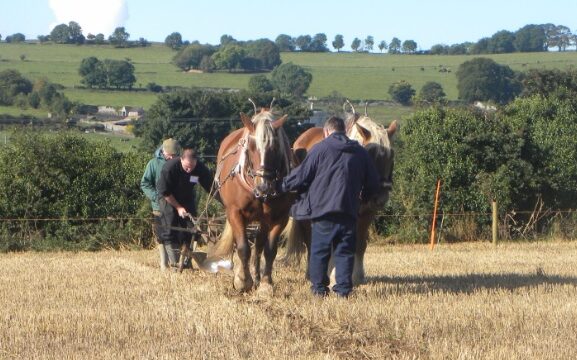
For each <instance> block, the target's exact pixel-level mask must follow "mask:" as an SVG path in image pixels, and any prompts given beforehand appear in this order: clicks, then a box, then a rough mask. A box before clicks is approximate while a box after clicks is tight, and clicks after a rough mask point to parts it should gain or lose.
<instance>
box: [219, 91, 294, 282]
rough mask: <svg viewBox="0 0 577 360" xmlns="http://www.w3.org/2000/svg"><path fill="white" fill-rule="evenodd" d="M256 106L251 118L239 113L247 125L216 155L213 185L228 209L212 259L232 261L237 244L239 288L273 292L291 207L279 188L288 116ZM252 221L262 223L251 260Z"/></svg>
mask: <svg viewBox="0 0 577 360" xmlns="http://www.w3.org/2000/svg"><path fill="white" fill-rule="evenodd" d="M249 100H250V99H249ZM250 101H251V102H252V100H250ZM273 102H274V99H273ZM253 105H254V102H253ZM254 107H255V114H254V115H253V117H252V119H251V118H249V117H248V116H247V115H245V114H242V113H241V120H242V123H243V124H244V127H243V128H241V129H238V130H236V131H234V132H232V133H231V134H229V135H228V136H227V137H226V138H225V139H224V140H223V141H222V143H221V145H220V149H219V151H218V157H217V164H218V166H217V170H216V176H215V181H216V184H217V186H218V188H219V192H220V196H221V198H222V201H223V203H224V206H225V208H226V217H227V225H226V227H225V230H224V232H223V234H222V236H221V238H220V240H219V241H218V242H217V243H216V245H215V247H214V249H213V250H212V251H211V254H210V255H209V258H210V259H213V260H214V259H222V258H225V257H228V256H230V254H231V253H232V252H233V250H234V247H235V245H236V253H237V255H238V259H239V260H240V263H239V261H236V262H235V264H234V281H233V285H234V287H235V289H237V290H239V291H241V292H244V291H248V290H251V289H252V288H253V285H254V286H255V287H259V291H264V292H265V293H266V292H269V293H272V269H273V262H274V260H275V257H276V254H277V249H278V242H279V238H280V233H281V232H282V230H283V229H284V227H285V226H286V223H287V221H288V212H289V209H290V206H291V203H292V198H291V195H290V194H281V195H279V194H277V193H276V184H277V182H278V181H281V180H282V178H283V177H284V176H286V175H287V174H288V172H289V171H290V168H291V160H292V153H291V150H290V143H289V141H288V138H287V136H286V134H285V133H284V130H283V129H282V126H283V124H284V122H285V121H286V119H287V115H285V116H283V117H281V118H278V119H276V117H275V116H274V115H273V113H272V112H271V110H270V108H262V109H261V111H260V112H258V113H257V110H256V105H254ZM271 108H272V104H271ZM253 222H257V223H258V226H259V231H258V235H257V237H256V239H255V243H254V248H253V254H252V262H251V261H250V259H251V246H250V244H249V241H248V239H247V231H246V228H247V226H248V225H249V224H251V223H253ZM263 250H264V258H265V266H264V270H263V271H262V278H261V267H260V259H261V255H262V253H263ZM253 278H254V281H253Z"/></svg>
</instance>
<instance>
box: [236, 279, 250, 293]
mask: <svg viewBox="0 0 577 360" xmlns="http://www.w3.org/2000/svg"><path fill="white" fill-rule="evenodd" d="M233 286H234V289H235V290H237V291H239V292H247V291H250V290H251V289H252V286H253V282H252V279H245V280H241V279H240V278H238V277H235V278H234V282H233Z"/></svg>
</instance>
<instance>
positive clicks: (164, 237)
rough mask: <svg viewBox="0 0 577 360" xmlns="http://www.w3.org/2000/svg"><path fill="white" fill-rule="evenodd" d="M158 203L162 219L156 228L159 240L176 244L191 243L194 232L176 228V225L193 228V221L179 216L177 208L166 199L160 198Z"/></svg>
mask: <svg viewBox="0 0 577 360" xmlns="http://www.w3.org/2000/svg"><path fill="white" fill-rule="evenodd" d="M158 205H159V207H160V216H159V217H160V219H159V220H160V221H159V224H158V226H157V227H156V229H157V236H158V240H159V242H162V243H164V244H167V243H171V244H174V245H176V246H181V245H182V244H185V243H188V244H189V245H190V242H191V240H192V233H190V232H185V231H179V230H175V229H174V227H179V228H191V224H192V223H191V221H190V220H189V219H183V218H181V217H180V216H178V212H177V211H176V209H175V208H174V207H173V206H172V205H170V204H169V203H168V202H166V200H164V199H159V201H158ZM171 227H172V229H171Z"/></svg>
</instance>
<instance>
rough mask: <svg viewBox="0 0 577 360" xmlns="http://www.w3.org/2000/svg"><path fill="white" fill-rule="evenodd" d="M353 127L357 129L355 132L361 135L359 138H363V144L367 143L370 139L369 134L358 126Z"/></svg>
mask: <svg viewBox="0 0 577 360" xmlns="http://www.w3.org/2000/svg"><path fill="white" fill-rule="evenodd" d="M355 126H356V127H357V131H358V132H359V134H361V137H362V138H363V143H366V142H368V141H369V140H370V139H371V132H370V131H369V130H367V129H365V128H364V127H362V126H361V125H359V124H355Z"/></svg>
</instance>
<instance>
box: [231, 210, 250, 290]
mask: <svg viewBox="0 0 577 360" xmlns="http://www.w3.org/2000/svg"><path fill="white" fill-rule="evenodd" d="M228 220H229V223H230V226H231V227H232V231H233V234H234V239H235V241H236V253H237V256H238V258H239V260H240V264H235V266H234V282H233V285H234V288H235V289H236V290H238V291H240V292H245V291H249V290H250V289H252V286H253V280H252V276H251V275H250V269H249V267H250V251H251V250H250V245H249V243H248V241H247V239H246V224H245V221H244V220H243V218H242V215H241V214H240V213H235V212H231V213H230V214H229V216H228Z"/></svg>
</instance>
